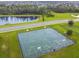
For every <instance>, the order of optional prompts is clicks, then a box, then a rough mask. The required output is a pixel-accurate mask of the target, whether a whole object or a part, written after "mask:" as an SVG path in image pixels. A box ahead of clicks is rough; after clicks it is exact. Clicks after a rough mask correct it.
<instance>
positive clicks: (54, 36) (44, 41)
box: [18, 28, 74, 58]
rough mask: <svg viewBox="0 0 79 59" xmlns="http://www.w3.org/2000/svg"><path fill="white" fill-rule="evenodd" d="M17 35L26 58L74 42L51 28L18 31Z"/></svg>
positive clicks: (37, 55)
mask: <svg viewBox="0 0 79 59" xmlns="http://www.w3.org/2000/svg"><path fill="white" fill-rule="evenodd" d="M18 37H19V42H20V46H21V49H22V53H23V57H27V58H35V57H39V56H41V55H42V54H45V53H48V52H54V51H58V50H60V49H61V48H64V47H67V46H69V45H72V44H74V42H73V41H72V40H70V39H68V38H66V37H64V36H63V35H61V34H60V33H58V32H57V31H55V30H54V29H51V28H47V29H41V30H36V31H30V32H25V33H19V34H18Z"/></svg>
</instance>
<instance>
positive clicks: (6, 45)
mask: <svg viewBox="0 0 79 59" xmlns="http://www.w3.org/2000/svg"><path fill="white" fill-rule="evenodd" d="M57 15H58V14H57ZM59 15H60V14H59ZM68 15H69V14H68ZM68 15H67V14H66V15H65V16H63V14H61V16H60V17H59V16H55V18H53V17H52V18H45V19H47V21H48V20H55V19H59V18H62V17H63V18H62V19H67V18H68V19H71V18H72V17H69V16H68ZM56 17H59V18H56ZM41 21H42V20H41ZM37 22H38V21H37ZM39 22H40V21H39ZM24 24H26V23H24ZM24 24H21V25H24ZM15 25H17V24H15ZM18 25H20V24H18ZM8 26H14V25H5V26H4V27H8ZM47 27H51V28H54V29H55V30H57V31H58V32H60V33H61V34H63V35H64V32H66V31H67V29H69V27H68V25H67V24H57V25H50V26H47ZM41 28H44V27H38V28H32V29H31V28H30V29H29V30H30V31H32V30H38V29H41ZM71 29H73V35H72V36H71V37H69V38H71V40H73V41H74V42H75V44H74V45H72V46H69V47H67V48H63V49H61V50H60V51H57V52H53V53H52V52H51V53H47V54H45V55H42V56H41V57H46V58H47V57H79V52H78V50H79V39H78V38H79V23H75V25H74V26H73V27H72V28H71ZM20 32H26V29H24V30H18V31H13V32H7V33H2V34H0V57H22V51H21V49H20V46H19V42H18V36H17V35H18V33H20Z"/></svg>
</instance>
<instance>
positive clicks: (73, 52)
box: [41, 22, 79, 58]
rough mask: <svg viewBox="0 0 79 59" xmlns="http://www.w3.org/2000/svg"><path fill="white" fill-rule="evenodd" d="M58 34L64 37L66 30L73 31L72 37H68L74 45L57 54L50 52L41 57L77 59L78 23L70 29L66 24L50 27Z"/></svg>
mask: <svg viewBox="0 0 79 59" xmlns="http://www.w3.org/2000/svg"><path fill="white" fill-rule="evenodd" d="M50 27H52V28H54V29H55V30H57V31H58V32H60V33H61V34H63V35H65V32H66V31H67V30H68V29H72V30H73V35H72V36H68V38H69V39H71V40H73V41H74V42H75V44H74V45H72V46H68V47H66V48H63V49H61V50H59V51H57V52H50V53H47V54H44V55H42V56H41V57H43V58H44V57H45V58H52V57H53V58H79V22H78V23H75V25H74V26H73V27H72V28H69V27H68V25H67V24H60V25H59V24H57V25H52V26H50Z"/></svg>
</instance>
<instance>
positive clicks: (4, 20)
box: [0, 16, 38, 25]
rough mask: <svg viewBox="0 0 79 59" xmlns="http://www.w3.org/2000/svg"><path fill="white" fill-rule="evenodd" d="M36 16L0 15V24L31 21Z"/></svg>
mask: <svg viewBox="0 0 79 59" xmlns="http://www.w3.org/2000/svg"><path fill="white" fill-rule="evenodd" d="M37 18H38V17H37V16H28V17H22V16H18V17H11V16H9V17H0V25H4V24H16V23H23V22H31V21H32V20H36V19H37Z"/></svg>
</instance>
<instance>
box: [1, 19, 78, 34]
mask: <svg viewBox="0 0 79 59" xmlns="http://www.w3.org/2000/svg"><path fill="white" fill-rule="evenodd" d="M68 21H69V20H52V21H46V22H40V23H34V24H28V25H24V26H23V25H21V26H13V27H7V28H0V33H3V32H10V31H15V30H20V29H27V28H34V27H40V26H46V25H51V24H59V23H67V22H68ZM78 21H79V19H75V20H74V22H78Z"/></svg>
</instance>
